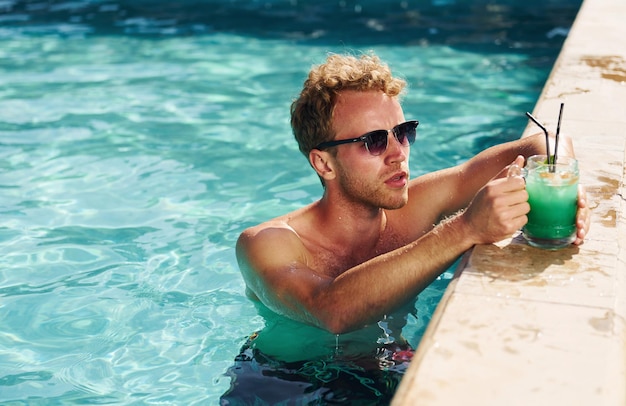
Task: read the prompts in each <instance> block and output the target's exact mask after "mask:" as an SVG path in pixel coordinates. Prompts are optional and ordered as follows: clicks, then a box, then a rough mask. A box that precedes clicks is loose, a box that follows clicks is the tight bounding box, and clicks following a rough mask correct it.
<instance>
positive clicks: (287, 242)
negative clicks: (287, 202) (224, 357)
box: [236, 219, 304, 270]
mask: <svg viewBox="0 0 626 406" xmlns="http://www.w3.org/2000/svg"><path fill="white" fill-rule="evenodd" d="M303 249H304V245H303V244H302V241H301V240H300V238H299V236H298V234H297V233H296V231H295V230H294V229H293V228H292V227H291V226H289V224H288V223H287V222H286V221H283V220H281V219H275V220H271V221H268V222H265V223H262V224H259V225H257V226H254V227H250V228H248V229H246V230H244V231H243V232H242V233H241V235H240V236H239V239H238V240H237V247H236V253H237V260H238V261H239V265H240V267H241V266H242V265H244V267H245V268H253V269H258V270H262V269H263V268H264V267H267V266H271V265H272V264H275V263H282V262H283V261H285V259H287V258H295V257H297V256H298V255H299V254H300V253H301V252H302V250H303Z"/></svg>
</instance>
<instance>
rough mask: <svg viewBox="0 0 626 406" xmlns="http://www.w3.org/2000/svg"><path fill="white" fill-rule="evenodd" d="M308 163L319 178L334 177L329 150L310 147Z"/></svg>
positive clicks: (332, 162) (327, 178) (328, 178)
mask: <svg viewBox="0 0 626 406" xmlns="http://www.w3.org/2000/svg"><path fill="white" fill-rule="evenodd" d="M309 163H310V164H311V166H312V167H313V169H315V172H317V175H318V176H319V177H320V178H322V179H324V180H330V179H334V178H335V176H336V173H335V168H334V161H333V157H332V155H331V154H330V153H329V152H326V151H320V150H319V149H312V150H311V152H309Z"/></svg>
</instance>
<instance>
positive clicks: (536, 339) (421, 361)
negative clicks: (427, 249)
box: [392, 0, 626, 406]
mask: <svg viewBox="0 0 626 406" xmlns="http://www.w3.org/2000/svg"><path fill="white" fill-rule="evenodd" d="M624 16H626V2H625V1H624V0H585V1H584V2H583V4H582V6H581V9H580V11H579V13H578V16H577V18H576V21H575V23H574V25H573V27H572V29H571V31H570V34H569V36H568V38H567V40H566V41H565V43H564V45H563V48H562V50H561V53H560V55H559V57H558V59H557V61H556V63H555V65H554V68H553V70H552V73H551V75H550V77H549V78H548V81H547V82H546V84H545V87H544V89H543V92H542V94H541V96H540V98H539V100H538V102H537V105H536V107H535V109H534V111H533V115H534V116H535V117H537V118H538V119H539V120H540V121H542V122H543V123H544V124H545V125H546V127H547V128H550V129H552V130H554V129H555V128H556V121H557V118H558V112H559V105H560V103H561V102H563V103H565V109H564V113H563V122H562V125H561V131H562V132H563V133H567V134H569V135H570V136H571V137H572V138H573V140H574V145H575V148H576V153H577V157H578V159H579V162H580V169H581V183H582V184H584V185H585V186H586V188H587V193H588V199H589V206H590V208H591V209H592V210H591V213H592V219H591V220H592V226H591V230H590V233H589V235H588V237H587V241H586V242H585V244H583V245H582V246H580V247H574V246H572V247H570V248H566V249H563V250H560V251H543V250H539V249H536V248H532V247H530V246H528V245H527V244H525V242H524V241H523V240H522V239H521V238H520V237H519V236H515V237H514V238H512V239H509V240H505V241H502V242H500V243H498V244H493V245H483V246H476V247H475V248H474V249H473V250H472V251H471V252H469V253H467V254H466V255H465V256H464V258H463V260H462V263H461V265H460V268H459V270H458V272H457V273H456V275H455V277H454V279H453V280H452V281H451V283H450V285H449V287H448V289H447V290H446V292H445V294H444V297H443V298H442V300H441V302H440V304H439V306H438V308H437V310H436V311H435V314H434V315H433V319H432V321H431V323H430V325H429V326H428V329H427V331H426V334H425V335H424V338H423V339H422V341H421V343H420V345H419V347H418V349H417V351H416V354H415V356H414V358H413V360H412V362H411V365H410V367H409V370H408V372H407V374H406V376H405V377H404V379H403V381H402V384H401V385H400V388H399V389H398V392H397V393H396V396H395V398H394V401H393V403H392V405H395V406H401V405H402V406H403V405H414V404H419V405H456V404H463V405H467V404H469V405H502V404H506V405H626V214H625V211H626V210H625V209H626V187H625V185H624V176H625V168H626V167H625V161H626V156H625V153H626V26H625V25H624V24H623V23H622V20H623V18H624ZM522 113H523V112H522ZM536 131H537V127H536V126H535V125H534V124H533V125H529V127H528V128H527V129H526V130H525V132H524V134H528V133H530V132H536Z"/></svg>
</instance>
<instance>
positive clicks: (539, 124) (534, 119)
mask: <svg viewBox="0 0 626 406" xmlns="http://www.w3.org/2000/svg"><path fill="white" fill-rule="evenodd" d="M526 116H527V117H528V118H530V119H531V120H533V121H534V122H535V124H537V125H538V126H539V128H541V129H542V130H543V132H544V134H545V135H546V156H547V157H548V163H550V139H549V137H548V130H547V129H546V127H544V126H543V125H542V124H541V123H540V122H539V121H537V119H536V118H535V117H533V115H532V114H530V113H529V112H526Z"/></svg>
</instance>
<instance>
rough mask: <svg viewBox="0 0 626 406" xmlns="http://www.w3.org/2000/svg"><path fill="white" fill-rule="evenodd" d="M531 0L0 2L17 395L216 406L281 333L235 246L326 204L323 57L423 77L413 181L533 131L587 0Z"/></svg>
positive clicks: (1, 387) (10, 396)
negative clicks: (538, 104)
mask: <svg viewBox="0 0 626 406" xmlns="http://www.w3.org/2000/svg"><path fill="white" fill-rule="evenodd" d="M470 3H471V4H470ZM515 3H516V2H514V1H509V2H500V3H486V2H485V3H482V2H464V1H443V0H439V1H434V0H433V1H428V2H427V1H419V2H411V1H407V2H397V3H396V2H393V3H391V2H383V1H367V2H358V3H357V2H351V1H344V2H315V3H314V4H313V2H311V4H306V3H302V2H290V1H267V2H263V3H261V2H244V1H239V2H238V1H226V0H223V1H205V2H199V1H196V2H177V3H175V4H167V3H165V2H156V1H134V2H132V1H128V2H113V1H74V2H62V1H49V2H35V1H11V0H9V1H0V190H1V191H2V194H1V196H2V203H1V205H0V208H1V217H0V218H1V223H0V252H1V255H0V258H1V259H0V264H1V265H0V403H2V404H16V405H17V404H72V403H80V404H86V403H87V404H89V403H97V404H107V403H110V404H154V403H165V404H181V405H192V404H217V403H218V399H219V397H220V395H221V394H222V393H224V392H225V391H226V390H227V389H228V388H229V385H230V378H229V377H227V376H225V375H224V374H225V372H226V371H227V370H228V368H229V367H230V366H232V365H233V360H234V358H235V356H236V355H237V354H238V353H239V349H240V347H241V346H242V344H243V343H244V342H245V341H246V338H247V337H248V336H249V335H250V334H251V333H252V332H254V331H257V330H259V329H262V328H263V327H264V326H265V325H266V322H267V320H266V318H265V317H264V315H263V314H262V313H259V311H258V309H257V308H255V307H254V305H253V304H252V303H250V302H249V301H248V300H247V299H246V298H245V296H244V294H243V283H242V280H241V278H240V276H239V272H238V269H237V265H236V261H235V258H234V249H233V246H234V242H235V240H236V238H237V236H238V234H239V233H240V232H241V231H242V230H243V229H244V228H246V227H248V226H250V225H252V224H256V223H259V222H261V221H263V220H266V219H268V218H271V217H274V216H276V215H278V214H281V213H284V212H286V211H288V210H292V209H295V208H297V207H301V206H302V205H304V204H307V203H309V202H311V201H313V200H315V199H316V198H317V197H318V196H319V195H320V193H321V188H320V185H319V181H318V179H317V177H316V176H315V175H314V174H313V172H312V170H311V169H310V168H309V166H308V164H307V162H306V160H305V159H304V158H303V157H302V156H301V155H300V153H299V152H298V150H297V147H296V145H295V142H294V141H293V140H292V137H291V133H290V129H289V124H288V120H289V117H288V111H289V105H290V103H291V100H292V98H293V97H294V96H295V95H296V94H297V93H298V91H299V89H300V85H301V83H302V81H303V80H304V77H305V75H306V72H307V70H308V68H309V67H310V65H311V64H314V63H320V62H321V61H323V59H324V58H325V55H326V54H327V52H344V51H351V52H362V51H367V50H374V51H375V52H376V53H377V54H379V55H380V56H381V57H382V58H383V59H385V60H386V61H388V62H389V64H390V65H391V67H392V69H393V70H394V71H395V72H397V73H398V74H400V75H402V76H404V77H405V78H406V79H407V81H408V82H409V84H410V88H409V93H408V95H407V96H406V98H405V102H404V107H405V114H406V116H407V118H415V119H419V120H420V127H419V131H418V140H417V141H416V143H415V146H414V147H413V149H412V152H411V171H412V175H413V176H416V175H419V174H421V173H425V172H427V171H431V170H435V169H438V168H441V167H444V166H447V165H450V164H455V163H457V162H461V161H463V160H465V159H467V158H468V157H470V156H471V155H472V154H473V153H475V152H477V151H478V150H480V149H482V148H484V147H486V146H488V145H492V144H494V143H498V142H501V141H505V140H510V139H515V138H517V137H518V136H519V134H520V132H521V131H522V129H523V128H524V126H525V124H526V118H525V116H524V112H526V111H531V110H532V107H533V105H534V102H535V100H536V99H537V96H538V94H539V92H540V90H541V88H542V86H543V83H544V81H545V79H546V78H547V75H548V74H549V70H550V68H551V66H552V64H553V62H554V60H555V58H556V56H557V53H558V50H559V49H560V46H561V44H562V41H563V39H564V35H565V34H566V32H567V28H568V27H569V25H570V24H571V22H572V21H573V19H574V16H575V13H576V10H577V8H578V6H579V4H580V2H579V1H566V0H561V1H549V2H540V1H538V0H537V1H529V2H525V3H524V7H522V6H520V5H516V4H515ZM450 277H451V272H447V273H445V274H444V275H443V276H442V278H440V280H438V281H436V282H435V283H433V285H432V286H431V287H429V288H428V289H427V290H426V291H425V292H424V293H423V294H421V295H420V296H419V297H418V298H417V300H416V303H415V306H416V309H417V311H416V313H415V315H410V316H409V317H408V319H407V325H406V326H405V327H404V329H403V335H404V336H405V337H406V338H407V339H408V341H409V342H410V344H411V345H412V346H417V344H418V343H419V340H420V337H421V335H422V333H423V331H424V328H425V326H426V324H427V322H428V320H429V319H430V316H431V314H432V312H433V310H434V308H435V306H436V305H437V303H438V301H439V299H440V297H441V294H442V293H443V291H444V289H445V287H446V285H447V283H448V280H449V278H450ZM266 317H271V316H266ZM300 338H301V337H300Z"/></svg>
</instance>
